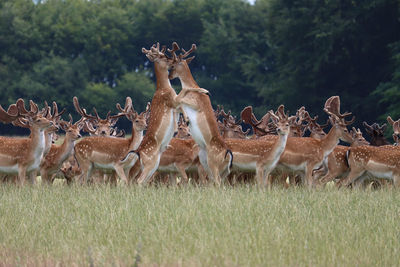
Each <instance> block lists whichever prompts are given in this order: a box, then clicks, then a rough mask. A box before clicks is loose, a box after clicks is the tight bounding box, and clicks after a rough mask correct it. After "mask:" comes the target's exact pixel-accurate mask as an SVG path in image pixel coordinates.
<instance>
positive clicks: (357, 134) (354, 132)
mask: <svg viewBox="0 0 400 267" xmlns="http://www.w3.org/2000/svg"><path fill="white" fill-rule="evenodd" d="M350 134H351V136H352V138H353V143H352V144H354V145H356V146H367V145H369V142H368V141H367V140H365V138H364V136H363V134H362V132H361V130H360V128H357V129H356V128H355V127H352V129H351V131H350Z"/></svg>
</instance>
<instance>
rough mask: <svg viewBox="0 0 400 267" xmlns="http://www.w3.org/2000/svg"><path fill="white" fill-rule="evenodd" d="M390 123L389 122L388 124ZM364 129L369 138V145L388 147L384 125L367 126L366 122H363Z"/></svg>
mask: <svg viewBox="0 0 400 267" xmlns="http://www.w3.org/2000/svg"><path fill="white" fill-rule="evenodd" d="M389 123H390V122H389ZM363 125H364V128H365V131H366V133H367V134H368V135H369V136H370V137H371V145H373V146H382V145H389V144H390V143H389V141H387V140H386V138H385V136H384V135H385V130H386V126H387V125H386V123H384V124H382V126H379V124H378V123H376V122H375V123H373V124H372V125H369V124H368V123H367V122H365V121H364V122H363Z"/></svg>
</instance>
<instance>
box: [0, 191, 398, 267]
mask: <svg viewBox="0 0 400 267" xmlns="http://www.w3.org/2000/svg"><path fill="white" fill-rule="evenodd" d="M0 227H1V228H0V265H1V264H2V263H3V264H10V265H44V264H47V265H56V264H60V263H61V264H64V265H72V264H76V265H79V266H81V265H84V266H88V265H89V264H90V263H92V262H93V263H94V265H95V266H104V265H116V266H118V265H122V266H132V265H133V264H134V262H135V259H136V258H140V264H141V265H144V266H147V265H152V266H154V265H164V266H165V265H166V266H170V265H173V266H177V265H178V266H179V265H182V266H210V265H214V266H215V265H217V266H235V265H236V266H238V265H239V266H260V265H263V266H265V265H279V266H288V265H291V266H293V265H296V266H305V265H307V266H310V265H324V266H333V265H335V266H337V265H339V266H343V265H350V266H354V265H361V266H365V265H368V266H370V265H375V266H377V265H379V266H395V265H398V263H399V262H400V191H399V190H391V189H384V190H379V191H350V190H340V191H338V190H335V189H329V188H328V189H324V190H315V191H309V190H307V189H301V188H294V189H289V190H285V189H281V188H276V189H273V190H272V191H262V190H259V189H258V188H256V187H252V186H238V187H234V188H232V187H227V188H220V189H218V188H213V187H205V188H196V187H191V186H188V187H184V188H165V187H159V188H156V187H149V188H138V187H135V186H132V187H129V188H125V187H120V186H118V187H116V188H110V187H107V186H94V187H79V186H72V187H67V186H63V185H56V186H53V187H41V186H34V187H29V186H27V187H15V186H11V185H3V186H0Z"/></svg>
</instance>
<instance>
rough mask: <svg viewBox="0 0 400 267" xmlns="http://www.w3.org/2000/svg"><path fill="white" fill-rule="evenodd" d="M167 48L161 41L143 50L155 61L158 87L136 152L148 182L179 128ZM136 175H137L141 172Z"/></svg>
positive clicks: (142, 175)
mask: <svg viewBox="0 0 400 267" xmlns="http://www.w3.org/2000/svg"><path fill="white" fill-rule="evenodd" d="M165 50H166V48H165V47H163V48H162V50H160V44H159V43H157V45H153V46H152V47H151V48H150V49H149V50H147V49H145V48H142V52H143V53H144V54H145V55H146V57H147V58H148V59H149V60H150V61H151V62H154V72H155V75H156V84H157V88H156V92H155V93H154V96H153V99H152V101H151V106H150V118H149V125H148V128H147V131H146V134H145V136H144V137H143V141H142V143H141V144H140V146H139V148H138V149H137V150H136V151H134V152H135V153H136V154H137V155H139V161H138V163H137V164H139V163H140V165H141V168H140V169H141V170H140V171H141V172H140V174H139V177H138V178H137V182H138V183H139V184H146V183H147V182H148V180H149V178H150V177H151V176H152V175H153V174H154V172H155V171H156V170H157V168H158V165H159V163H160V156H161V153H162V152H164V151H165V150H166V149H167V146H168V144H169V142H170V141H171V139H172V137H173V135H174V132H175V131H176V128H177V121H178V116H177V111H176V108H177V107H178V105H179V103H178V102H177V101H176V98H177V95H176V93H175V90H174V89H173V88H172V87H171V83H170V81H169V79H168V70H169V69H170V67H171V64H170V61H171V59H170V58H168V57H167V56H166V55H165ZM195 90H196V91H199V92H200V91H203V92H204V91H205V90H201V89H195ZM186 91H191V90H186ZM186 91H185V90H183V91H182V92H181V94H183V95H184V94H185V93H187V92H186ZM205 92H207V91H205ZM133 169H135V170H137V169H139V168H138V167H137V166H135V167H134V168H133ZM138 171H139V170H138ZM132 176H134V177H136V176H137V171H136V173H133V174H132Z"/></svg>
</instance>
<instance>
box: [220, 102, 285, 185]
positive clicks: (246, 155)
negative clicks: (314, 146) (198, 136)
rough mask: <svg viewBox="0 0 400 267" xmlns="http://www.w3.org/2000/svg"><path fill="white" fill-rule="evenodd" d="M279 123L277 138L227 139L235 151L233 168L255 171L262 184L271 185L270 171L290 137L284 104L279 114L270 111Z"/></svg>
mask: <svg viewBox="0 0 400 267" xmlns="http://www.w3.org/2000/svg"><path fill="white" fill-rule="evenodd" d="M270 115H271V118H272V119H273V120H275V123H276V125H277V128H276V130H277V133H278V135H277V138H274V139H266V138H264V139H260V138H259V139H226V140H225V142H226V143H227V145H228V146H229V147H230V149H231V150H232V153H233V169H238V170H246V171H255V172H256V178H257V182H258V184H259V185H260V186H266V185H268V186H269V185H270V184H271V181H270V179H268V177H269V174H270V172H271V171H272V170H273V169H274V168H275V166H276V164H277V163H278V161H279V159H280V156H281V154H282V153H283V151H284V149H285V146H286V141H287V139H288V135H289V131H290V124H289V118H288V116H287V115H286V114H285V112H284V106H283V105H281V106H280V107H279V108H278V115H275V114H274V112H273V111H270Z"/></svg>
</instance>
